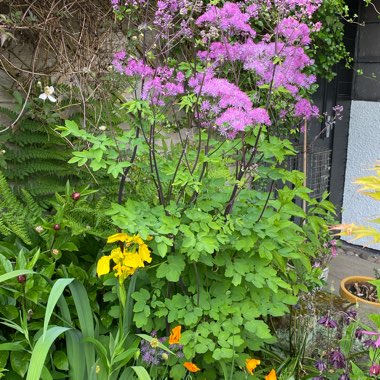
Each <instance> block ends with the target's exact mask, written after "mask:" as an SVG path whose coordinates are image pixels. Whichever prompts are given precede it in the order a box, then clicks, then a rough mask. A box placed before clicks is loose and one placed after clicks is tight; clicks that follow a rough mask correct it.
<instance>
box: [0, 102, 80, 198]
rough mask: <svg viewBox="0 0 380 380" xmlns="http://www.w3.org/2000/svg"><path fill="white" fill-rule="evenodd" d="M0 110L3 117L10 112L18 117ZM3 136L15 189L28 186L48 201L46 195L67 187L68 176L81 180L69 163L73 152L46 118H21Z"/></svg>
mask: <svg viewBox="0 0 380 380" xmlns="http://www.w3.org/2000/svg"><path fill="white" fill-rule="evenodd" d="M0 111H1V115H2V116H3V117H4V114H8V116H10V117H9V119H10V120H15V119H16V117H17V113H16V112H14V111H10V110H6V109H1V110H0ZM3 127H4V126H3V125H2V126H1V128H3ZM2 139H3V141H2V142H3V144H2V149H4V150H5V153H4V154H3V156H2V161H3V165H4V166H5V167H4V169H3V171H4V175H5V177H6V178H7V180H8V181H9V182H11V183H12V187H13V189H14V191H15V192H17V193H21V189H26V190H27V191H28V192H29V193H30V194H31V195H32V196H34V197H35V198H37V199H39V200H40V201H41V202H42V203H46V197H47V196H49V195H52V194H54V193H55V192H60V191H62V190H64V187H65V183H66V181H67V180H68V179H69V178H70V179H71V180H74V179H75V178H76V179H77V180H78V174H79V173H78V172H77V173H76V172H75V171H73V170H72V168H70V166H69V165H67V163H66V162H67V160H68V157H69V156H70V148H69V146H68V144H67V142H65V141H64V140H63V139H62V138H61V137H60V136H59V135H58V134H57V133H56V132H54V130H53V129H52V128H51V125H49V124H48V123H47V122H45V121H44V120H43V119H31V118H28V117H26V118H22V119H21V120H20V122H19V123H18V124H17V127H15V128H11V129H9V130H8V131H7V133H5V134H3V136H2ZM4 140H5V141H4Z"/></svg>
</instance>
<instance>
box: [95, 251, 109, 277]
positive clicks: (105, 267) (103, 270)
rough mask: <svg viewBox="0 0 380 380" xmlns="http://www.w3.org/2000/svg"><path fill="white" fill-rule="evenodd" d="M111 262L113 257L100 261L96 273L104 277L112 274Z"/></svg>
mask: <svg viewBox="0 0 380 380" xmlns="http://www.w3.org/2000/svg"><path fill="white" fill-rule="evenodd" d="M110 261H111V256H103V257H101V258H100V259H99V261H98V264H97V266H96V273H97V274H98V276H103V275H104V274H107V273H109V272H110Z"/></svg>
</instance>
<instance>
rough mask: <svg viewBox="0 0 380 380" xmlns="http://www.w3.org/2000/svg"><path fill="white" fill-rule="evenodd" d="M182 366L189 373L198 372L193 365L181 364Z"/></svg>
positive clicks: (188, 363) (198, 369)
mask: <svg viewBox="0 0 380 380" xmlns="http://www.w3.org/2000/svg"><path fill="white" fill-rule="evenodd" d="M183 366H184V367H185V368H186V369H187V370H188V371H189V372H198V371H200V368H198V367H197V366H196V365H195V364H194V363H190V362H185V363H183Z"/></svg>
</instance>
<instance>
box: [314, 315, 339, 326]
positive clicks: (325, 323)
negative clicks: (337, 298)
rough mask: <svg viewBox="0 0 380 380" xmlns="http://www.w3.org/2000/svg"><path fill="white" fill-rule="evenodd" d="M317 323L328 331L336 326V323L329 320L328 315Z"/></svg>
mask: <svg viewBox="0 0 380 380" xmlns="http://www.w3.org/2000/svg"><path fill="white" fill-rule="evenodd" d="M317 322H318V323H319V324H320V325H322V326H325V327H327V328H329V329H335V328H336V327H337V326H338V324H337V322H336V321H334V320H333V319H331V318H330V316H329V315H324V316H323V317H322V318H320V319H319V320H318V321H317Z"/></svg>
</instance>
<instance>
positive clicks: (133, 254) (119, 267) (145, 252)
mask: <svg viewBox="0 0 380 380" xmlns="http://www.w3.org/2000/svg"><path fill="white" fill-rule="evenodd" d="M118 241H120V242H123V243H124V246H121V247H117V248H115V249H113V250H112V251H111V253H110V255H109V256H103V257H101V258H100V259H99V261H98V264H97V267H96V273H97V274H98V276H102V275H105V274H107V273H109V272H110V265H111V260H112V261H113V263H114V264H115V265H114V266H113V268H112V270H113V272H114V273H115V276H116V277H118V278H119V281H120V283H122V282H123V281H124V280H125V279H126V278H127V277H128V276H132V275H133V274H134V273H135V271H136V269H137V268H143V267H144V262H147V263H150V262H151V261H152V257H151V256H150V251H149V248H148V246H147V245H146V244H145V243H144V240H142V239H141V237H140V236H139V235H135V236H129V235H127V234H126V233H118V234H115V235H112V236H110V237H109V238H108V240H107V242H108V243H115V242H118Z"/></svg>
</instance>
